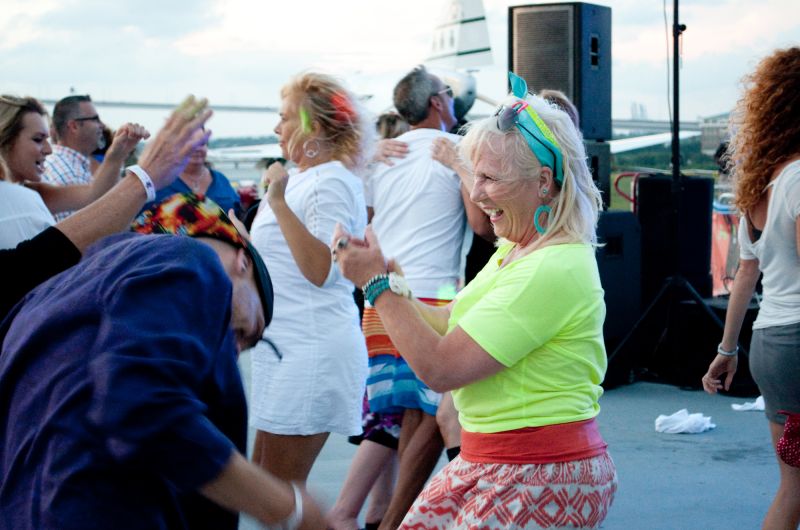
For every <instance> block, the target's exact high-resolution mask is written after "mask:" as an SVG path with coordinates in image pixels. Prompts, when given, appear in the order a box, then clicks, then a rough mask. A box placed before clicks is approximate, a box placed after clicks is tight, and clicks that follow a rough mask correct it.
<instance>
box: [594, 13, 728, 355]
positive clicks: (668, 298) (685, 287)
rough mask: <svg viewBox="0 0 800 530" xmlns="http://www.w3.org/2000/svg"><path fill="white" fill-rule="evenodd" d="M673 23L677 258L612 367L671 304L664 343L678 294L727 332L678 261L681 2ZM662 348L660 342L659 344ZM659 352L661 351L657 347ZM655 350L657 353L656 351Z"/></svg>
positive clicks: (663, 330) (617, 351)
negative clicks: (658, 310)
mask: <svg viewBox="0 0 800 530" xmlns="http://www.w3.org/2000/svg"><path fill="white" fill-rule="evenodd" d="M673 8H674V12H673V21H672V43H673V56H672V70H673V83H672V96H673V121H672V189H671V196H672V207H673V208H672V212H671V216H670V217H671V221H672V226H673V234H672V237H673V242H674V243H675V244H674V245H672V246H671V247H670V248H673V249H675V255H674V256H673V259H672V260H671V262H672V263H671V270H672V272H673V274H672V275H671V276H669V277H667V278H666V279H665V280H664V284H663V285H662V287H661V289H660V290H659V292H658V294H657V295H656V296H655V298H654V299H653V301H652V302H650V304H649V305H648V307H647V309H646V310H645V312H644V314H642V316H641V317H640V318H639V320H638V321H637V322H636V323H635V324H634V325H633V328H631V330H630V331H629V332H628V334H627V335H626V336H625V338H624V339H622V341H621V342H620V343H619V344H618V345H617V347H616V348H615V349H614V351H613V352H612V353H611V355H610V356H609V357H608V362H609V365H610V364H611V361H612V360H613V359H614V358H616V357H617V356H618V355H619V354H620V352H621V351H622V350H623V349H624V348H625V346H626V345H627V344H628V342H629V341H630V340H631V338H632V337H634V335H635V334H636V332H637V331H638V330H639V329H641V328H642V327H643V325H644V324H645V323H646V322H647V321H648V320H649V319H650V317H651V315H653V314H654V311H655V309H656V308H657V307H659V306H660V305H662V304H664V303H668V304H669V306H668V307H667V317H666V322H665V323H664V325H663V326H662V327H661V333H660V335H659V339H658V341H659V342H660V341H661V340H662V339H663V338H664V337H665V336H666V334H667V332H668V331H669V321H670V318H669V317H670V312H671V311H673V310H674V307H675V304H674V303H673V302H674V301H675V297H676V294H677V293H679V292H684V293H688V295H689V297H690V298H691V299H692V300H694V301H695V303H697V305H698V306H699V307H700V308H701V309H702V311H703V313H704V314H705V315H706V316H707V317H708V318H709V320H710V321H711V322H713V323H714V324H715V325H716V326H718V327H719V328H720V329H721V330H723V329H724V327H725V325H724V323H723V322H722V321H721V320H720V319H719V318H718V317H717V315H715V314H714V312H713V311H712V310H711V308H710V307H709V306H708V304H706V302H705V301H704V300H703V298H702V297H701V296H700V294H699V293H698V292H697V290H696V289H695V288H694V287H693V286H692V284H691V283H690V282H689V281H688V280H687V279H686V278H685V277H684V276H683V275H682V274H681V273H680V266H679V260H678V253H679V252H680V251H681V247H680V245H679V244H678V243H680V235H679V232H678V215H679V212H681V195H682V193H681V188H682V185H683V178H684V177H683V174H682V173H681V169H680V163H681V158H680V156H681V155H680V107H679V104H680V84H679V68H680V61H679V57H680V47H679V39H680V36H681V34H682V33H683V32H684V31H685V30H686V26H685V25H683V24H680V23H679V22H678V0H673ZM656 346H658V343H657V344H656ZM655 349H657V348H655ZM655 349H654V351H655Z"/></svg>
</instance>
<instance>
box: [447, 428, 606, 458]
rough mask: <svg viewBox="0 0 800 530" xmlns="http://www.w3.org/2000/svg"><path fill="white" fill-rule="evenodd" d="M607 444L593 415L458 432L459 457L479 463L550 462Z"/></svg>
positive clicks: (595, 453)
mask: <svg viewBox="0 0 800 530" xmlns="http://www.w3.org/2000/svg"><path fill="white" fill-rule="evenodd" d="M606 447H608V445H607V444H606V443H605V441H604V440H603V437H602V436H601V435H600V431H599V430H598V428H597V422H596V421H595V420H594V418H592V419H589V420H584V421H576V422H572V423H561V424H558V425H545V426H543V427H526V428H524V429H516V430H513V431H504V432H496V433H489V434H486V433H479V432H469V431H465V430H463V429H462V431H461V458H463V459H464V460H466V461H468V462H474V463H478V464H551V463H554V462H568V461H570V460H581V459H583V458H591V457H593V456H598V455H601V454H603V453H605V451H606Z"/></svg>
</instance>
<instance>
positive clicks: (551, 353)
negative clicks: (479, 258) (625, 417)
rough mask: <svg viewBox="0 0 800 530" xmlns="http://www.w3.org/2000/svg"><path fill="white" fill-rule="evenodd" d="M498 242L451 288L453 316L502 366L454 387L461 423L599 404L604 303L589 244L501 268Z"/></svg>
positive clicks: (529, 418)
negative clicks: (478, 267)
mask: <svg viewBox="0 0 800 530" xmlns="http://www.w3.org/2000/svg"><path fill="white" fill-rule="evenodd" d="M512 246H513V245H512V244H507V245H504V246H502V247H500V248H499V249H498V250H497V252H495V254H494V255H493V256H492V258H491V259H490V260H489V263H487V264H486V266H485V267H484V268H483V270H482V271H481V272H480V273H479V274H478V275H477V276H476V277H475V279H474V280H472V282H470V283H469V285H467V286H466V287H465V288H464V289H463V290H462V291H461V292H460V293H459V294H458V295H457V296H456V299H455V300H456V301H455V305H454V306H453V310H452V313H451V315H450V321H449V326H448V327H449V330H452V329H453V328H455V327H456V326H460V327H461V328H462V329H463V330H464V331H465V332H466V333H467V334H468V335H469V336H470V337H472V339H474V340H475V341H476V342H477V343H478V344H480V346H481V347H482V348H483V349H484V350H486V351H487V352H488V353H489V355H491V356H492V357H494V358H495V359H496V360H497V361H498V362H500V363H501V364H502V365H503V366H505V367H506V368H505V369H503V370H501V371H500V372H498V373H496V374H494V375H492V376H490V377H487V378H486V379H482V380H480V381H477V382H475V383H471V384H469V385H467V386H465V387H463V388H460V389H458V390H454V391H453V399H454V402H455V405H456V408H457V409H458V411H459V420H460V421H461V426H462V427H463V428H464V429H466V430H467V431H470V432H481V433H493V432H502V431H509V430H513V429H521V428H523V427H539V426H542V425H553V424H558V423H567V422H573V421H580V420H586V419H589V418H593V417H595V416H597V414H598V413H599V412H600V405H599V404H598V399H599V398H600V396H601V395H602V393H603V389H602V387H601V386H600V383H601V382H602V380H603V377H604V375H605V371H606V365H607V360H606V352H605V346H604V345H603V320H604V319H605V313H606V310H605V303H604V302H603V289H602V287H601V285H600V276H599V274H598V271H597V261H596V260H595V257H594V249H593V248H592V247H591V246H590V245H585V244H580V243H575V244H564V245H553V246H549V247H544V248H542V249H540V250H536V251H534V252H532V253H531V254H528V255H527V256H524V257H522V258H521V259H518V260H516V261H514V262H512V263H509V264H508V265H506V266H505V267H503V268H500V267H499V263H500V261H501V260H502V258H503V257H504V256H505V255H506V254H508V253H509V252H510V251H511V248H512Z"/></svg>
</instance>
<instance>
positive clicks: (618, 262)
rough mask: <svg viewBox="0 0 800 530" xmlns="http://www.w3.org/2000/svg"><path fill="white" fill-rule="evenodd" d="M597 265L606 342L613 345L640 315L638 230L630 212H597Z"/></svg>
mask: <svg viewBox="0 0 800 530" xmlns="http://www.w3.org/2000/svg"><path fill="white" fill-rule="evenodd" d="M597 239H598V241H599V242H600V243H601V246H599V247H598V248H597V253H596V257H597V268H598V271H599V272H600V283H601V284H602V285H603V290H604V291H605V301H606V322H605V324H604V326H603V335H604V337H605V340H606V346H607V347H608V346H612V347H613V346H616V344H617V343H619V342H620V341H621V340H622V339H623V338H625V335H627V333H628V332H629V331H630V330H631V328H633V325H634V324H635V323H636V320H638V318H639V316H640V315H641V311H640V309H639V308H640V306H641V294H640V286H641V280H640V276H641V230H640V228H639V220H638V219H637V218H636V215H635V214H633V213H632V212H622V211H611V212H603V213H602V214H600V219H599V221H598V223H597Z"/></svg>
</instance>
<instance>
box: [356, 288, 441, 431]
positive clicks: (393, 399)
mask: <svg viewBox="0 0 800 530" xmlns="http://www.w3.org/2000/svg"><path fill="white" fill-rule="evenodd" d="M420 300H421V301H422V302H424V303H426V304H428V305H433V306H442V305H447V304H448V303H449V302H450V301H449V300H433V299H427V298H421V299H420ZM361 329H362V331H363V332H364V338H365V339H366V340H367V353H368V355H369V375H368V376H367V396H368V398H369V409H370V410H371V411H372V412H377V413H379V414H391V413H400V412H402V411H403V410H404V409H419V410H422V411H423V412H425V413H426V414H430V415H431V416H435V415H436V410H437V409H438V408H439V402H440V401H441V399H442V395H441V394H439V393H438V392H434V391H433V390H431V389H430V388H428V385H426V384H425V383H423V382H422V381H421V380H420V379H419V378H418V377H417V376H416V375H415V374H414V372H413V371H412V370H411V367H410V366H409V365H408V363H406V361H405V359H403V357H401V356H400V352H398V351H397V348H395V346H394V344H393V343H392V341H391V339H390V338H389V334H388V333H386V329H384V327H383V322H381V319H380V317H379V316H378V312H377V311H376V310H375V308H374V307H365V308H364V318H363V319H362V320H361Z"/></svg>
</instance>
